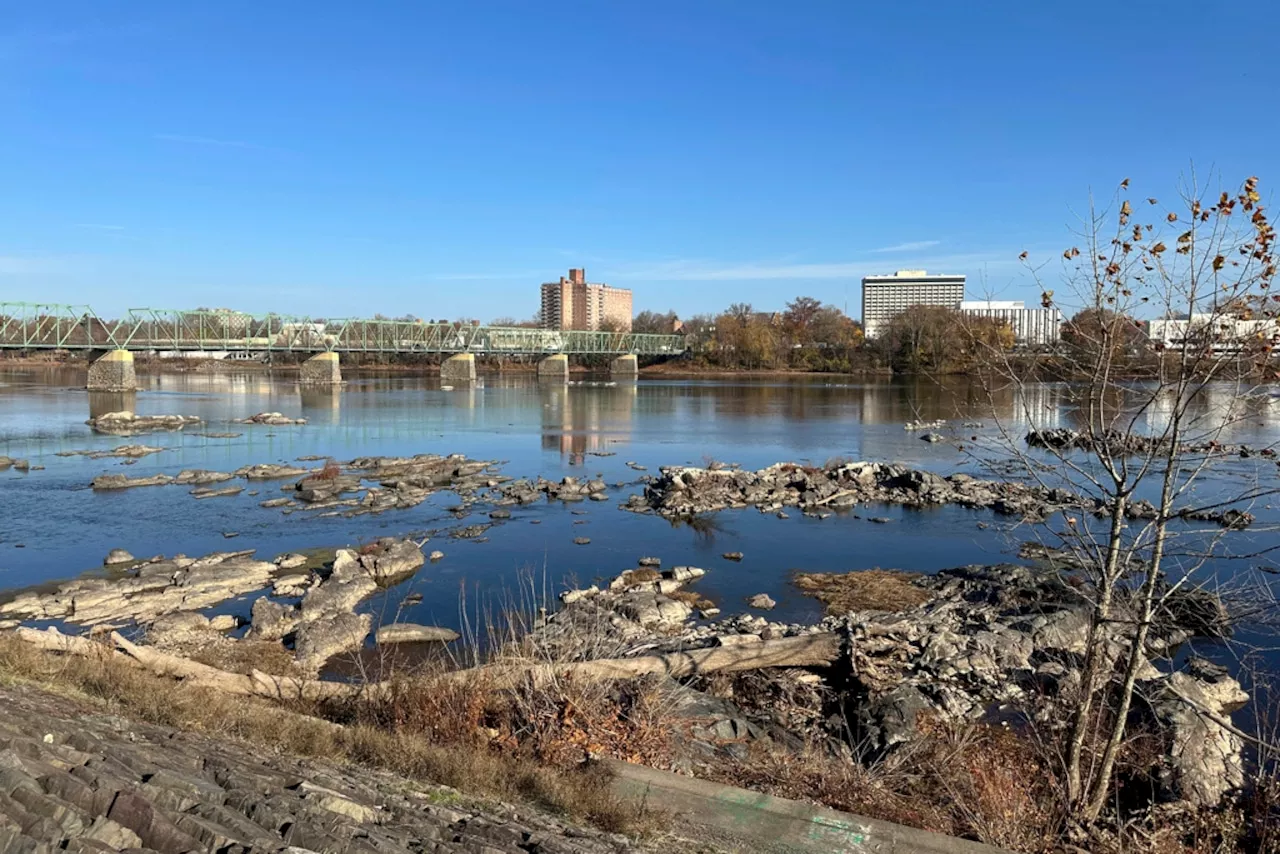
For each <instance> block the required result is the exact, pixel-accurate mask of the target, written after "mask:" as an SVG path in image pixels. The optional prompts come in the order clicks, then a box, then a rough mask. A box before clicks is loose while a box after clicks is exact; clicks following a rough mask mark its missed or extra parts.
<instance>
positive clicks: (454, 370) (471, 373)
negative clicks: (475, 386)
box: [440, 353, 476, 385]
mask: <svg viewBox="0 0 1280 854" xmlns="http://www.w3.org/2000/svg"><path fill="white" fill-rule="evenodd" d="M475 381H476V357H475V354H473V353H459V354H458V355H456V356H450V357H449V358H447V359H445V360H444V361H443V362H441V363H440V382H442V383H444V384H445V385H452V384H453V383H473V382H475Z"/></svg>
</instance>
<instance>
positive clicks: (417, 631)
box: [376, 623, 459, 646]
mask: <svg viewBox="0 0 1280 854" xmlns="http://www.w3.org/2000/svg"><path fill="white" fill-rule="evenodd" d="M458 637H459V635H458V633H457V632H455V631H454V630H453V629H446V628H442V627H441V626H420V625H417V624H416V623H392V624H391V625H388V626H382V627H381V628H379V629H378V633H377V635H376V638H377V641H378V645H379V646H385V645H386V644H393V643H448V642H449V641H455V640H457V639H458Z"/></svg>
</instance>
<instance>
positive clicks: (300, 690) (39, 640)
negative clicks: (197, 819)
mask: <svg viewBox="0 0 1280 854" xmlns="http://www.w3.org/2000/svg"><path fill="white" fill-rule="evenodd" d="M14 632H15V634H16V635H17V637H18V638H20V639H21V640H23V641H25V642H27V643H30V644H32V645H34V646H38V647H40V648H41V649H47V650H52V651H55V652H62V653H67V654H70V655H80V656H87V657H102V656H104V655H108V656H111V657H119V658H120V659H121V660H124V661H128V662H131V663H133V664H135V665H138V666H140V667H142V668H144V669H146V670H149V671H151V672H152V673H156V674H158V675H161V676H172V677H174V678H176V679H181V680H183V681H184V682H189V683H191V684H194V685H199V686H202V687H207V688H211V689H214V690H217V691H222V692H225V693H229V694H239V695H244V696H258V697H269V698H272V699H280V700H296V699H303V700H333V699H353V698H357V697H373V698H376V697H380V696H385V695H386V694H387V693H388V692H390V691H391V690H392V688H393V683H392V682H375V683H372V684H367V685H358V684H350V683H344V682H329V681H325V680H320V679H297V678H293V677H289V676H272V675H270V674H267V673H263V672H261V671H258V670H255V671H253V672H252V673H251V674H249V675H245V674H242V673H229V672H228V671H225V670H219V669H218V668H216V667H210V666H209V665H207V664H201V663H200V662H198V661H192V660H191V659H189V658H183V657H181V656H177V655H170V654H169V653H164V652H160V651H158V650H155V649H151V648H150V647H146V646H139V645H137V644H134V643H131V642H129V641H128V640H126V639H125V638H123V637H122V636H121V635H120V634H119V633H117V632H111V634H110V635H109V636H107V639H106V641H100V640H93V639H89V638H84V637H78V636H75V635H65V634H62V633H61V632H59V631H58V630H57V629H54V628H49V629H47V630H45V631H37V630H36V629H29V628H18V629H15V630H14ZM839 655H840V638H839V636H838V635H836V634H834V633H832V632H821V633H818V634H812V635H801V636H799V637H791V638H780V639H777V640H767V641H761V642H760V643H754V644H748V645H745V646H730V647H711V648H710V649H696V650H690V651H688V652H678V653H668V654H666V655H645V656H639V657H637V658H602V659H597V660H595V661H583V662H576V663H573V664H548V663H532V664H526V663H512V664H507V663H502V664H489V665H485V666H483V667H477V668H472V669H469V670H455V671H452V672H449V673H443V674H439V675H437V676H432V677H429V678H430V679H434V680H439V681H445V682H449V683H461V682H467V681H471V680H475V681H477V682H479V683H481V684H483V685H485V686H486V687H488V688H493V689H502V688H513V687H516V686H518V685H521V684H525V683H526V681H532V682H533V683H534V684H535V685H542V684H546V683H548V682H552V681H555V680H557V679H564V678H575V679H588V680H598V681H606V680H613V679H634V678H636V677H638V676H649V675H665V676H673V677H680V676H692V675H694V674H697V673H715V672H725V673H732V672H734V671H742V670H759V669H761V668H765V667H825V666H827V665H830V664H832V663H833V662H834V661H835V660H836V659H837V658H838V657H839Z"/></svg>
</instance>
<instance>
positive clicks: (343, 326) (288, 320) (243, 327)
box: [0, 302, 685, 356]
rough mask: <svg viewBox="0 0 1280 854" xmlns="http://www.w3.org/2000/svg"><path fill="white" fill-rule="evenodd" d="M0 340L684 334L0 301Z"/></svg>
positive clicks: (535, 350) (524, 343)
mask: <svg viewBox="0 0 1280 854" xmlns="http://www.w3.org/2000/svg"><path fill="white" fill-rule="evenodd" d="M0 349H10V350H134V351H152V350H154V351H179V352H181V351H185V352H192V351H212V352H217V351H227V352H229V353H264V354H265V353H270V352H294V353H319V352H324V351H332V352H338V353H446V354H448V353H476V354H477V355H484V354H505V355H512V356H517V355H530V356H534V355H545V354H552V353H564V354H566V355H594V354H599V355H618V354H626V353H634V354H636V355H641V356H658V355H674V354H677V353H682V352H684V349H685V340H684V336H683V335H647V334H640V333H633V332H588V331H582V330H563V331H562V330H558V329H526V328H521V327H504V326H479V325H468V324H462V323H425V322H422V321H404V320H356V319H337V320H335V319H328V320H314V319H311V318H305V317H290V316H286V315H281V314H266V315H249V314H241V313H239V312H232V311H205V310H198V311H178V310H167V309H156V308H131V309H129V311H128V312H127V313H126V314H125V316H124V317H123V318H121V319H118V320H104V319H102V318H101V317H99V316H98V314H97V313H96V312H95V311H94V310H93V309H92V308H90V307H89V306H87V305H67V304H52V303H25V302H0Z"/></svg>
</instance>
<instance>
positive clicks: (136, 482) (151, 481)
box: [89, 474, 173, 489]
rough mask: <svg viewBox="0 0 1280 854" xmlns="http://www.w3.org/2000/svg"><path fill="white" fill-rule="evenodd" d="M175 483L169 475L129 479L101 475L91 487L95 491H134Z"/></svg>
mask: <svg viewBox="0 0 1280 854" xmlns="http://www.w3.org/2000/svg"><path fill="white" fill-rule="evenodd" d="M170 483H173V478H172V477H170V476H169V475H167V474H153V475H151V476H150V477H129V476H128V475H123V474H100V475H98V476H97V477H95V478H94V479H93V480H92V481H91V482H90V483H89V486H90V487H92V488H93V489H132V488H133V487H137V486H165V485H167V484H170Z"/></svg>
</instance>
